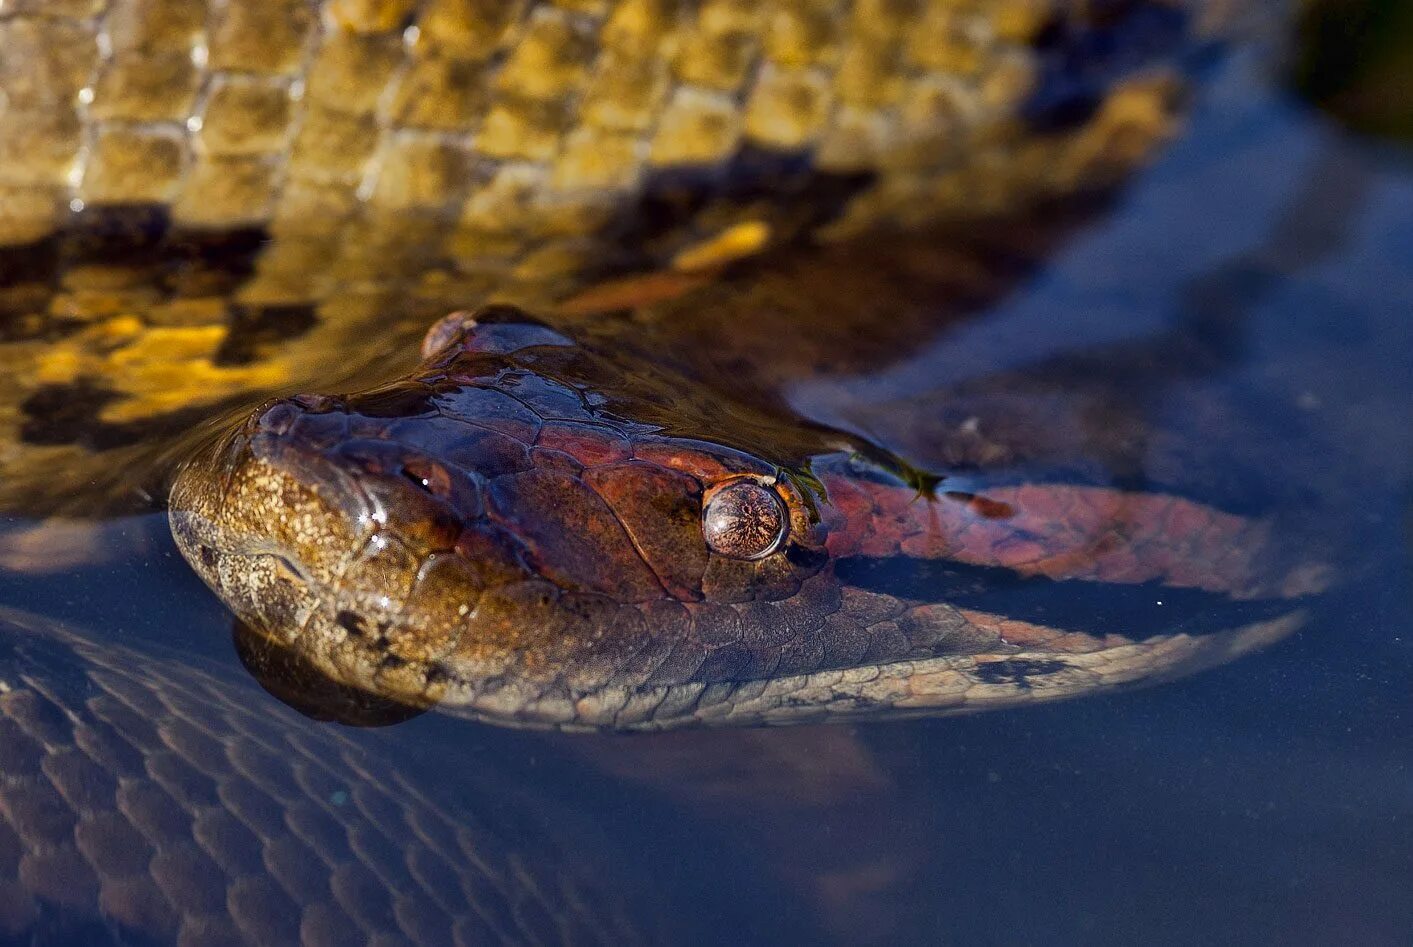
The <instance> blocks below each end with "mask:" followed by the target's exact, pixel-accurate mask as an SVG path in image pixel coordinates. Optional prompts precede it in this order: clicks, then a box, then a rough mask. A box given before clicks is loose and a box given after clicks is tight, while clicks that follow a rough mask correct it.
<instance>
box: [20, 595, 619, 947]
mask: <svg viewBox="0 0 1413 947" xmlns="http://www.w3.org/2000/svg"><path fill="white" fill-rule="evenodd" d="M0 630H3V633H4V644H3V648H4V651H5V667H4V673H3V689H0V763H3V774H0V936H4V938H5V939H6V940H7V942H9V941H14V942H30V940H31V938H37V939H38V942H50V940H51V939H53V938H61V939H68V940H72V941H82V942H84V943H115V944H116V943H128V942H131V941H132V939H133V938H141V939H143V942H147V941H149V940H150V941H154V942H160V943H174V944H190V945H195V944H202V945H205V944H274V943H286V944H295V943H299V944H307V945H315V944H326V945H335V944H349V943H369V944H402V943H418V944H468V945H469V944H483V943H622V942H624V941H625V940H627V941H634V940H636V939H637V938H638V934H637V932H635V931H634V930H633V929H632V928H630V927H628V926H627V924H626V922H625V921H624V920H623V919H622V917H621V916H619V915H618V914H615V912H614V908H613V904H614V899H613V896H612V895H611V893H608V892H601V891H595V890H594V885H593V884H592V883H586V882H585V880H584V879H576V878H574V877H573V876H572V874H571V871H572V869H568V870H564V871H562V872H561V870H560V867H559V866H556V865H554V864H553V863H552V861H551V862H547V861H545V860H540V861H538V862H537V861H535V860H534V856H533V855H529V854H528V853H530V852H532V851H533V848H532V846H533V845H535V844H538V843H539V842H540V841H541V840H534V839H531V838H523V837H506V836H505V835H504V832H503V830H502V829H500V828H497V827H495V826H493V825H492V824H489V823H484V824H483V823H480V822H479V821H478V820H477V819H476V818H475V817H473V816H470V815H465V814H462V815H458V816H456V817H455V818H453V817H451V816H449V815H448V814H447V813H446V812H444V811H443V810H442V809H441V808H439V807H438V805H436V804H435V803H433V802H432V801H431V800H430V799H428V798H427V797H426V796H424V795H423V793H422V792H421V791H420V790H418V789H416V788H414V787H413V786H412V785H411V784H410V783H409V782H407V781H406V780H404V778H403V777H402V776H401V775H400V774H399V773H398V772H397V771H396V769H395V768H390V767H389V766H388V765H387V762H386V761H380V760H378V759H377V758H376V757H374V756H373V755H371V754H370V753H369V752H368V751H367V750H366V749H364V748H360V747H358V746H356V745H354V743H353V742H352V741H350V740H348V739H346V738H344V737H343V736H341V735H340V734H339V733H338V732H337V731H335V730H332V729H329V728H327V727H325V728H323V729H318V728H311V727H310V726H309V725H308V723H307V722H303V721H301V722H299V723H296V722H295V721H297V720H298V718H295V717H293V715H292V714H291V712H289V711H288V710H286V709H285V708H282V707H279V706H277V705H275V704H274V703H273V701H271V700H269V699H268V698H264V697H263V696H260V695H258V692H257V691H256V690H255V688H254V686H253V684H252V683H250V682H249V681H247V680H241V681H238V682H237V681H227V680H223V679H220V678H217V677H216V676H214V675H213V674H211V673H209V672H207V671H205V670H203V669H200V668H197V667H193V666H190V665H189V664H187V663H178V660H177V659H175V658H168V657H163V656H158V655H153V654H151V653H144V654H142V655H139V654H137V653H135V652H129V651H127V650H125V649H124V648H122V647H121V646H117V645H113V644H109V643H105V644H104V645H103V646H102V647H101V648H100V647H97V646H95V645H92V644H90V643H88V642H87V641H86V640H85V639H83V638H81V637H78V636H77V635H75V634H74V633H72V632H69V631H68V630H66V629H63V628H61V627H58V626H54V625H51V624H48V623H40V622H37V621H34V620H29V619H24V618H22V617H21V616H17V615H11V614H10V613H8V612H7V613H6V615H5V616H3V617H0ZM301 724H302V725H301ZM544 844H545V845H546V846H548V847H549V848H552V847H553V846H552V845H551V844H550V843H548V842H545V843H544Z"/></svg>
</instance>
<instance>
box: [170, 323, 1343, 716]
mask: <svg viewBox="0 0 1413 947" xmlns="http://www.w3.org/2000/svg"><path fill="white" fill-rule="evenodd" d="M429 340H430V347H431V348H432V349H433V351H432V353H431V355H430V358H429V360H428V361H427V362H426V363H424V365H423V366H422V367H421V368H420V369H419V370H418V371H417V372H416V373H415V374H414V375H413V376H412V377H410V378H409V379H407V380H405V381H403V382H399V383H395V384H393V385H391V386H388V387H384V388H380V389H374V390H372V391H369V392H366V393H363V394H359V395H352V396H348V397H346V398H331V397H325V396H300V397H297V398H295V399H293V400H282V401H277V402H275V403H273V404H272V405H270V406H267V407H266V408H264V409H262V410H261V411H259V412H257V413H256V415H254V416H252V418H251V419H250V420H249V421H247V422H246V423H245V424H244V425H243V426H241V427H240V428H239V429H238V430H237V431H235V432H234V433H232V434H231V435H229V436H228V437H226V438H223V439H222V441H221V442H220V443H219V444H217V445H215V446H214V447H213V448H212V449H211V450H209V451H208V452H206V453H205V454H203V455H202V456H201V457H199V458H198V459H197V461H196V462H195V463H194V464H192V465H191V466H190V467H188V469H187V470H186V471H185V472H184V473H183V475H182V477H181V478H180V479H179V481H178V483H177V486H176V488H175V490H174V493H173V501H172V523H173V528H174V531H175V534H176V536H177V538H178V542H179V544H180V545H181V547H182V549H183V552H184V553H185V554H186V555H187V557H188V559H189V560H190V561H191V562H192V564H193V565H194V566H195V567H196V568H197V570H198V571H199V572H200V573H201V574H202V576H203V577H204V578H205V579H206V581H207V582H208V583H210V584H211V585H212V586H213V587H214V588H215V589H216V590H217V591H218V592H219V593H220V594H221V595H222V597H223V598H225V600H226V601H227V602H228V603H230V604H231V606H232V607H233V608H234V609H235V610H236V612H237V613H238V614H239V615H240V616H241V617H242V619H243V620H245V621H246V622H247V623H249V624H250V625H252V626H253V627H254V628H255V629H257V630H258V631H259V632H261V633H263V634H265V635H266V636H268V637H269V638H270V639H272V640H273V641H275V642H277V643H279V644H281V645H285V646H288V647H291V648H293V649H294V650H295V651H297V652H299V653H300V654H302V655H304V656H306V657H307V658H309V659H310V660H311V661H313V662H314V663H315V664H316V665H317V666H318V667H319V668H320V669H322V670H323V671H324V672H325V673H327V674H329V675H330V676H332V677H334V678H335V679H338V680H341V681H344V682H347V683H349V684H353V685H355V686H357V687H360V688H364V689H367V690H371V691H375V692H378V693H381V694H384V695H389V696H392V697H394V698H396V699H398V700H401V701H405V702H408V703H412V704H415V705H422V706H425V705H432V704H435V705H439V706H441V707H443V708H447V709H450V710H453V711H457V712H463V713H466V714H469V715H472V716H475V717H481V718H489V719H493V720H496V721H499V722H507V723H520V724H532V725H542V726H543V725H554V726H564V727H586V726H587V727H594V726H607V727H629V728H634V727H647V728H658V727H670V726H677V725H683V724H692V723H729V724H741V723H757V722H786V721H794V720H815V719H821V718H828V717H843V716H858V715H868V716H878V715H888V714H909V713H929V714H932V713H945V712H956V711H971V710H976V709H981V708H983V707H988V706H1004V705H1006V704H1013V703H1023V702H1027V701H1031V700H1039V699H1048V698H1053V697H1060V696H1067V695H1070V694H1076V693H1084V692H1089V691H1093V690H1098V689H1103V688H1105V687H1109V686H1112V685H1117V684H1124V683H1130V682H1136V681H1143V680H1154V679H1161V678H1163V677H1166V676H1171V675H1174V674H1177V673H1181V672H1184V671H1188V670H1191V669H1193V668H1195V667H1199V666H1202V665H1205V664H1210V663H1215V662H1218V661H1222V660H1226V659H1227V658H1229V657H1231V656H1232V655H1234V654H1238V653H1241V652H1242V651H1244V650H1247V649H1249V648H1251V647H1254V646H1256V645H1259V644H1261V643H1263V642H1265V641H1269V640H1272V639H1273V638H1276V637H1279V636H1280V635H1282V634H1284V633H1286V632H1288V631H1289V630H1290V629H1291V628H1292V627H1294V625H1295V624H1296V623H1297V622H1298V620H1299V608H1298V606H1297V605H1296V604H1293V603H1292V601H1291V600H1292V599H1293V598H1296V597H1299V596H1300V595H1302V594H1304V593H1306V592H1309V591H1312V590H1313V589H1314V588H1315V587H1316V586H1317V585H1318V581H1319V580H1318V573H1317V572H1315V571H1311V569H1310V567H1309V564H1308V563H1304V562H1302V561H1301V560H1300V558H1299V556H1298V555H1290V554H1289V551H1285V552H1282V550H1281V547H1280V543H1278V542H1276V541H1275V540H1274V539H1273V537H1272V535H1271V534H1270V530H1269V525H1268V524H1265V523H1261V522H1256V521H1250V520H1246V519H1243V518H1241V517H1237V516H1234V515H1230V514H1226V513H1222V512H1219V511H1217V510H1214V509H1211V508H1208V507H1205V506H1202V505H1200V504H1198V503H1195V502H1193V501H1190V500H1186V499H1182V498H1178V497H1174V496H1165V495H1160V494H1144V493H1126V492H1122V491H1119V490H1115V489H1112V488H1107V487H1102V486H1084V485H1065V484H1045V483H1040V484H1035V485H1014V484H1011V485H1007V484H1006V483H1005V482H1004V481H998V482H997V483H996V484H994V485H992V484H989V483H988V482H987V481H986V479H985V478H983V477H980V476H972V477H968V478H966V479H964V480H944V481H943V482H942V483H941V485H940V486H934V485H932V484H931V483H928V482H925V481H920V480H919V479H918V478H917V476H916V475H910V474H909V473H908V472H907V470H906V468H905V467H901V466H899V465H897V464H895V463H893V462H891V461H889V460H888V459H887V458H886V457H880V456H879V455H877V454H876V453H873V452H871V451H870V449H869V448H868V447H867V446H866V445H861V444H859V443H858V442H854V441H852V439H850V438H848V437H846V436H844V435H842V434H838V433H835V432H830V431H827V430H823V429H818V428H809V427H804V428H802V427H799V426H798V425H797V426H795V427H786V428H784V429H783V431H782V429H781V428H780V427H778V426H777V425H775V424H773V423H772V421H771V420H770V418H769V417H767V416H764V415H760V414H755V413H752V411H751V410H750V409H748V408H745V407H741V408H739V410H736V409H733V408H731V407H729V402H728V401H726V400H721V401H717V402H714V403H713V404H712V405H711V407H710V408H709V411H711V412H721V413H722V414H725V415H726V418H725V420H722V419H720V418H718V420H717V421H716V422H715V423H713V422H712V419H711V418H710V417H709V416H708V415H706V414H701V415H697V414H694V413H693V410H692V407H691V402H690V399H688V400H686V401H684V402H683V403H681V404H673V405H671V407H670V408H665V407H664V401H665V399H669V398H671V392H672V391H674V390H677V389H680V388H681V386H682V384H683V381H682V379H680V378H676V377H674V376H673V375H672V374H671V372H670V370H667V369H658V368H654V367H653V366H652V365H651V364H644V363H642V362H639V361H635V360H633V358H632V357H631V356H628V355H625V354H623V353H622V352H621V350H620V351H617V352H615V351H614V350H610V349H599V348H595V346H594V345H593V343H591V342H588V341H584V340H576V339H574V338H571V337H570V336H567V335H565V334H563V333H561V332H560V331H557V330H555V329H552V328H550V327H549V326H546V325H544V324H541V323H538V322H535V321H534V320H530V319H528V318H526V317H523V316H521V315H519V314H518V313H515V312H513V311H505V310H496V311H491V312H487V313H483V314H482V316H481V317H480V318H479V319H478V320H477V319H467V318H465V317H456V316H454V317H450V320H449V324H447V325H443V326H439V327H438V328H437V329H435V330H434V331H433V332H432V333H431V335H430V336H429ZM664 416H666V417H667V418H669V419H670V420H669V421H667V422H666V423H665V424H664V423H654V422H655V420H656V419H659V418H662V417H664ZM707 431H710V432H711V433H710V434H709V435H706V436H703V432H707ZM740 484H746V485H747V487H746V489H747V490H749V491H752V492H754V493H756V494H760V495H762V496H764V497H765V498H766V499H764V500H762V502H761V503H759V504H756V505H754V506H751V507H750V509H749V513H750V516H748V517H746V518H745V520H744V525H743V527H742V536H741V537H735V538H734V539H730V540H729V541H728V542H727V544H726V547H725V551H722V550H723V547H722V545H720V542H721V539H720V537H719V536H716V535H715V534H714V532H713V529H712V527H711V526H710V525H707V526H705V527H704V523H708V524H709V520H710V517H709V516H708V511H709V510H711V509H714V503H715V500H714V498H715V497H716V496H718V495H721V494H723V493H724V491H725V490H727V489H728V488H731V487H733V486H736V485H740ZM772 505H774V506H776V507H777V508H778V509H779V510H780V511H782V514H783V519H782V521H781V522H779V523H769V524H768V528H764V529H760V528H757V527H758V526H759V522H758V521H759V520H760V519H761V518H762V517H765V518H767V519H768V518H769V516H770V515H771V514H770V513H769V509H770V508H771V506H772ZM777 527H778V533H779V534H780V536H781V538H780V539H779V540H778V541H777V540H776V539H774V538H773V537H774V536H775V535H776V533H775V532H773V531H775V530H777ZM742 537H744V538H742ZM733 542H740V543H744V544H745V546H744V548H738V547H737V546H733V545H731V543H733ZM1124 587H1129V588H1136V589H1139V590H1141V596H1140V597H1142V598H1145V599H1148V597H1149V595H1150V593H1151V596H1152V598H1153V599H1156V600H1157V605H1158V606H1160V607H1159V608H1156V609H1154V608H1152V607H1148V608H1147V609H1137V610H1136V611H1135V610H1130V611H1127V612H1126V611H1125V610H1124V609H1125V607H1126V606H1124V605H1123V604H1122V603H1123V602H1124V601H1125V600H1128V601H1130V602H1131V601H1132V597H1131V596H1121V595H1118V594H1117V593H1118V591H1120V590H1122V589H1123V588H1124ZM1164 599H1166V600H1167V604H1166V606H1165V605H1164V601H1163V600H1164ZM1027 602H1029V603H1030V604H1031V606H1032V610H1031V613H1030V614H1028V615H1027V614H1025V609H1026V607H1027V605H1026V603H1027ZM1149 604H1150V606H1151V600H1150V601H1149Z"/></svg>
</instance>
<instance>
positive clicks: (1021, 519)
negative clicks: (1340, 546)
mask: <svg viewBox="0 0 1413 947" xmlns="http://www.w3.org/2000/svg"><path fill="white" fill-rule="evenodd" d="M822 479H823V481H824V484H825V487H826V489H827V490H828V493H829V498H830V504H829V505H828V507H827V508H826V510H825V521H826V525H827V526H828V540H827V549H828V551H829V553H830V555H832V556H834V557H845V556H886V555H890V554H898V553H901V554H903V555H908V556H914V557H918V558H932V559H937V558H950V559H955V560H957V561H959V562H964V563H968V564H972V565H983V566H1001V567H1005V568H1009V569H1013V570H1015V571H1016V572H1018V573H1020V574H1021V575H1043V576H1048V577H1050V578H1054V579H1089V580H1096V581H1112V582H1126V583H1143V582H1151V581H1160V582H1164V583H1167V584H1170V585H1177V586H1186V587H1192V588H1201V589H1205V590H1207V591H1214V592H1234V591H1236V592H1241V591H1245V590H1246V589H1247V587H1248V586H1249V585H1250V584H1251V583H1252V582H1253V576H1254V574H1255V572H1256V571H1257V570H1256V562H1255V553H1254V552H1253V549H1260V548H1261V547H1262V546H1263V544H1264V539H1265V537H1264V536H1263V535H1261V534H1260V532H1259V531H1260V530H1261V529H1262V527H1261V526H1260V525H1259V524H1253V523H1251V522H1250V521H1249V520H1246V519H1244V518H1242V517H1239V516H1235V515H1232V514H1227V513H1222V512H1220V511H1218V510H1214V509H1211V508H1209V507H1204V506H1201V505H1199V504H1197V503H1193V502H1192V501H1189V500H1185V499H1182V498H1179V497H1171V496H1163V495H1156V494H1136V493H1127V492H1124V491H1120V490H1114V489H1109V488H1103V487H1087V486H1069V485H1063V484H1056V485H1050V486H1037V485H1026V486H998V487H996V488H994V489H991V490H987V491H986V492H985V495H984V501H985V502H984V503H978V501H977V500H978V498H976V497H973V496H971V495H965V496H962V497H953V496H948V495H942V496H939V497H935V498H927V497H924V496H921V495H919V494H918V492H917V491H916V490H915V489H913V488H911V487H907V486H903V485H897V484H887V483H877V482H872V481H862V480H854V479H852V478H850V477H848V476H847V475H845V474H841V473H840V472H838V471H826V472H825V473H824V475H823V477H822ZM1003 510H1004V511H1008V515H997V514H998V513H1000V512H1001V511H1003Z"/></svg>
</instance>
